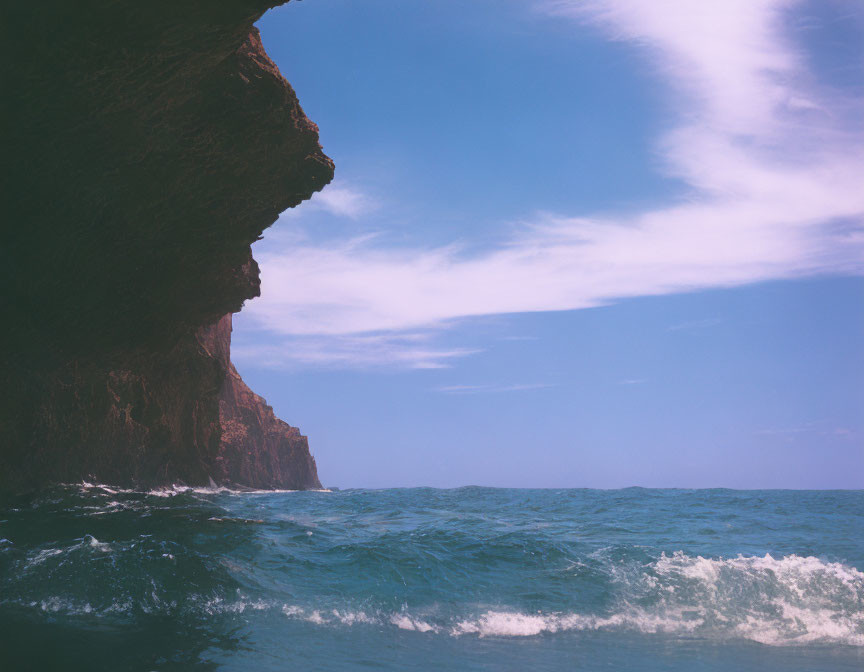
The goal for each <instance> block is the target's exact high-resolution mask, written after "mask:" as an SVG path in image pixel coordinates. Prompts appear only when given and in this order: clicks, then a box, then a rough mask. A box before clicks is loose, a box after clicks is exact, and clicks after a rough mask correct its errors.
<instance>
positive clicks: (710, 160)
mask: <svg viewBox="0 0 864 672" xmlns="http://www.w3.org/2000/svg"><path fill="white" fill-rule="evenodd" d="M258 26H259V28H260V29H261V33H262V38H263V41H264V45H265V47H266V49H267V51H268V53H269V54H270V56H271V57H272V58H273V60H274V61H275V62H276V64H277V65H278V66H279V68H280V70H281V71H282V73H283V74H284V75H285V77H286V78H287V79H288V80H289V81H290V82H291V84H292V85H293V87H294V88H295V90H296V91H297V94H298V96H299V98H300V101H301V104H302V105H303V107H304V110H305V111H306V113H307V114H308V115H309V117H310V118H311V119H313V120H314V121H315V122H316V123H318V125H319V126H320V128H321V142H322V145H323V146H324V150H325V152H326V153H327V154H328V155H329V156H331V157H332V158H333V159H334V161H335V163H336V178H335V180H334V182H333V183H332V184H331V185H330V186H328V187H327V188H325V190H324V191H323V192H321V193H320V194H318V195H316V196H315V197H313V198H312V199H311V200H310V201H309V202H307V203H305V204H303V205H301V206H300V207H298V208H295V209H293V210H290V211H287V212H285V213H283V214H282V215H281V216H280V218H279V220H278V222H277V223H276V224H275V225H274V226H273V227H272V228H271V229H269V230H268V231H267V232H265V236H264V240H262V241H261V242H259V243H257V244H256V245H255V247H254V253H255V256H256V258H257V259H258V261H259V263H260V264H261V269H262V283H263V285H262V296H261V297H260V298H259V299H256V300H254V301H252V302H249V303H248V304H247V305H246V307H245V308H244V310H243V312H241V313H240V314H239V315H236V316H235V322H234V325H235V326H234V329H235V330H234V345H233V359H234V361H235V363H236V365H237V367H238V369H239V370H240V372H241V374H242V375H243V377H244V379H245V380H246V381H247V383H249V385H250V386H251V387H252V388H253V389H254V390H256V391H257V392H258V393H260V394H262V395H263V396H264V397H265V398H266V399H267V400H268V402H269V403H270V404H272V406H273V407H274V410H275V411H276V413H277V414H278V415H279V416H280V417H282V418H283V419H285V420H286V421H287V422H289V423H291V424H293V425H297V426H299V427H300V429H301V431H302V432H303V433H304V434H307V435H308V436H309V439H310V447H311V449H312V452H313V454H314V455H315V457H316V460H317V463H318V469H319V475H320V477H321V480H322V482H323V483H324V484H325V486H335V487H341V488H347V487H401V486H406V487H408V486H437V487H455V486H461V485H490V486H503V487H597V488H616V487H627V486H633V485H638V486H645V487H732V488H862V487H864V188H862V186H864V151H862V150H864V123H862V119H864V114H862V112H864V4H862V3H860V2H858V1H857V0H819V1H814V2H803V1H794V0H723V1H722V2H720V1H719V0H718V1H716V2H711V1H708V0H706V1H704V2H698V3H695V2H691V1H689V0H653V1H652V2H650V3H649V2H644V1H642V0H528V1H526V0H472V2H467V3H466V2H456V1H455V0H437V1H436V2H425V1H422V0H364V1H363V2H355V1H353V0H305V1H304V2H291V3H289V4H288V5H285V6H283V7H279V8H276V9H273V10H271V11H269V12H268V13H267V14H266V15H265V16H264V17H263V18H262V19H261V20H260V21H259V23H258Z"/></svg>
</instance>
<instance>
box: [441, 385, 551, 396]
mask: <svg viewBox="0 0 864 672" xmlns="http://www.w3.org/2000/svg"><path fill="white" fill-rule="evenodd" d="M550 387H554V385H552V384H550V383H513V384H509V385H444V386H442V387H436V388H434V390H435V392H443V393H444V394H483V393H496V392H527V391H530V390H545V389H547V388H550Z"/></svg>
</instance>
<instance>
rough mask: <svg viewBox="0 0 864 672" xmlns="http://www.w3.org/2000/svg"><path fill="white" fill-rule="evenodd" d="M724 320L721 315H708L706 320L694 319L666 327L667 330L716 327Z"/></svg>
mask: <svg viewBox="0 0 864 672" xmlns="http://www.w3.org/2000/svg"><path fill="white" fill-rule="evenodd" d="M722 323H723V320H721V319H720V318H719V317H706V318H705V319H704V320H693V321H692V322H681V323H679V324H672V325H670V326H668V327H666V331H689V330H691V329H707V328H708V327H716V326H717V325H718V324H722Z"/></svg>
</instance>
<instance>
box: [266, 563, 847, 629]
mask: <svg viewBox="0 0 864 672" xmlns="http://www.w3.org/2000/svg"><path fill="white" fill-rule="evenodd" d="M610 573H612V574H613V575H614V577H615V583H616V584H617V585H616V587H617V588H618V593H619V597H618V603H617V605H616V608H614V609H612V610H611V611H610V612H609V613H606V614H602V615H601V614H586V613H578V612H554V613H548V612H536V613H526V612H524V611H520V610H518V609H509V608H501V609H487V610H485V611H482V612H480V613H478V614H475V615H471V616H467V617H462V618H451V619H445V620H441V619H440V618H435V617H430V616H429V614H422V613H418V614H412V613H410V612H409V611H402V612H398V613H393V614H374V613H373V614H370V613H368V612H367V611H351V610H332V611H327V610H319V609H311V610H310V609H303V608H301V607H298V606H289V605H285V606H284V607H283V613H285V615H286V616H289V617H291V618H295V619H301V620H304V621H307V622H309V623H313V624H315V625H321V626H326V625H331V626H338V625H355V624H362V623H376V624H379V625H392V626H395V627H397V628H399V629H402V630H410V631H416V632H421V633H442V634H449V635H451V636H454V637H461V636H466V635H474V636H478V637H531V636H538V635H543V634H554V633H563V632H582V631H604V630H626V631H632V632H638V633H642V634H666V635H671V636H681V637H687V636H698V637H705V638H711V639H746V640H750V641H755V642H759V643H761V644H767V645H771V646H795V645H805V644H840V645H847V646H864V572H861V571H859V570H858V569H856V568H854V567H849V566H847V565H843V564H842V563H836V562H824V561H822V560H820V559H819V558H815V557H802V556H797V555H789V556H785V557H783V558H779V559H775V558H773V557H772V556H770V555H766V556H764V557H744V556H738V557H737V558H729V559H722V558H721V559H710V558H703V557H701V556H696V557H692V556H688V555H686V554H685V553H683V552H681V551H678V552H676V553H673V554H672V555H671V556H667V555H665V554H663V555H661V557H660V558H659V559H658V560H656V561H654V562H651V563H649V564H647V565H642V566H641V567H640V568H639V569H638V571H634V570H633V568H628V569H624V570H621V569H619V568H617V567H616V568H611V569H610Z"/></svg>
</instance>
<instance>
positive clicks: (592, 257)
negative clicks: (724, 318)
mask: <svg viewBox="0 0 864 672" xmlns="http://www.w3.org/2000/svg"><path fill="white" fill-rule="evenodd" d="M796 4H797V3H796V2H794V0H725V1H724V2H691V1H689V0H656V1H652V2H644V1H642V0H578V1H577V0H557V1H551V2H542V3H539V4H538V5H537V6H538V8H539V9H540V10H541V11H544V12H547V13H549V14H554V15H556V16H560V17H564V18H565V19H567V20H572V21H573V25H574V30H577V29H581V30H584V29H585V28H584V26H586V25H588V26H592V27H594V29H597V30H600V31H603V32H604V33H605V34H606V35H607V36H608V37H609V38H610V39H615V40H623V41H627V42H629V43H633V44H635V45H638V46H639V47H640V48H642V49H644V50H645V52H646V55H647V56H648V57H649V58H650V60H651V62H653V63H654V64H655V68H656V72H657V76H659V77H661V78H662V79H663V81H664V82H665V83H666V84H667V86H668V90H669V92H670V93H669V96H670V106H671V107H675V108H676V109H677V110H678V113H677V115H676V119H677V121H676V122H675V124H674V126H673V127H672V128H671V129H670V130H669V132H668V133H666V134H665V135H664V136H663V137H661V138H658V143H657V146H658V152H659V155H660V157H661V158H662V160H663V164H664V166H665V169H666V171H667V173H668V174H669V175H670V176H674V177H676V178H678V179H680V180H682V181H683V182H685V183H686V184H687V185H689V187H690V192H689V194H688V196H687V198H686V199H684V200H680V201H677V202H672V203H670V204H669V205H668V206H666V207H661V208H655V209H651V210H646V211H644V212H641V213H636V214H633V215H630V216H626V217H618V216H610V215H604V214H602V213H600V214H593V215H590V216H569V215H566V214H561V213H548V212H547V213H538V214H537V215H536V216H535V217H533V218H531V219H530V220H529V221H524V222H522V223H521V225H520V227H519V228H518V230H517V232H516V233H515V234H513V235H511V236H510V237H508V238H506V239H504V240H502V241H500V244H499V245H497V246H496V247H493V248H487V249H486V250H485V251H481V252H479V253H473V254H466V253H464V251H463V250H462V249H460V248H459V247H456V246H451V247H439V248H431V249H430V248H422V247H414V248H404V247H403V248H394V247H388V246H386V245H384V244H383V243H382V242H381V240H380V239H374V238H373V239H352V240H344V241H339V242H335V243H333V242H329V243H327V244H312V243H308V244H307V243H302V244H299V245H293V246H291V247H287V248H285V249H283V250H281V251H279V252H276V253H271V254H267V255H263V256H262V257H261V262H262V269H263V295H262V298H261V299H260V300H258V301H255V302H253V303H252V304H250V306H249V308H248V310H249V313H250V315H251V316H252V317H253V319H254V320H255V321H256V323H257V324H258V325H259V326H260V327H261V328H263V329H266V330H268V331H270V332H272V333H274V334H279V335H281V336H283V337H285V338H291V339H294V338H304V337H307V336H313V335H327V336H330V337H334V338H335V337H339V338H347V337H349V336H350V337H352V338H357V336H356V335H358V334H363V333H365V332H384V333H391V334H398V333H400V332H403V331H415V332H416V331H417V330H422V329H426V328H429V327H433V326H438V327H440V326H441V325H446V324H448V323H452V322H453V321H454V320H458V319H460V318H466V317H472V316H484V315H495V314H506V313H522V312H534V311H561V310H577V309H581V308H587V307H592V306H598V305H604V304H608V303H610V302H614V301H616V300H619V299H622V298H625V297H638V296H651V295H663V294H671V293H678V292H691V291H695V290H700V289H707V288H718V287H735V286H740V285H744V284H747V283H754V282H759V281H764V280H773V279H783V278H798V277H806V276H812V275H818V274H861V273H862V272H864V227H862V221H864V190H862V189H861V186H860V185H861V180H862V176H864V132H862V130H861V128H860V124H859V123H858V121H857V117H856V116H854V115H852V114H851V113H850V111H859V112H860V111H861V110H862V109H864V108H862V101H861V100H858V99H854V98H851V97H849V96H844V95H843V94H841V93H839V92H836V91H830V90H827V89H825V88H824V87H822V86H821V85H820V84H819V83H818V80H817V78H816V77H815V76H814V74H813V73H811V72H810V71H809V70H808V67H807V63H806V59H805V58H804V56H803V54H802V53H801V51H800V49H798V48H797V47H796V46H795V44H794V43H793V40H792V38H791V36H790V35H789V33H788V31H787V29H786V23H785V19H786V12H787V10H789V9H790V8H792V7H794V6H795V5H796ZM327 193H328V191H327V190H325V191H324V192H323V193H322V194H321V199H323V200H321V201H319V202H320V203H322V207H330V208H332V211H333V212H336V213H338V212H339V211H340V209H341V212H342V213H343V214H345V215H346V216H349V217H350V216H352V215H351V213H352V212H357V211H358V208H359V206H358V205H357V202H355V201H354V200H352V196H351V195H350V194H347V195H346V194H345V193H344V192H343V193H341V194H340V192H339V187H338V186H337V187H336V191H335V195H334V196H331V197H330V198H331V201H330V202H329V203H330V205H329V206H324V205H323V203H326V202H328V201H327V198H328V197H327V196H326V194H327ZM316 198H317V197H316ZM313 203H314V200H313ZM340 203H341V205H340ZM354 343H355V344H359V343H363V342H362V341H355V342H354ZM370 343H372V344H374V346H373V350H375V349H376V348H379V347H380V343H377V342H376V341H374V340H373V341H371V342H370ZM394 343H395V341H391V342H390V346H392V347H389V346H388V347H387V348H383V349H381V350H379V352H381V356H380V357H378V360H380V361H384V360H386V359H387V357H391V360H390V361H398V358H399V356H400V355H398V353H399V352H400V349H399V347H397V346H396V345H394ZM364 347H365V346H364ZM361 349H362V348H360V347H359V346H358V347H357V348H354V350H353V352H355V354H356V353H359V352H360V350H361ZM347 350H351V348H347ZM444 352H445V353H446V351H444ZM462 354H464V353H462ZM462 354H459V355H454V356H462ZM356 356H361V355H359V354H357V355H356ZM349 358H350V355H348V354H346V355H345V360H346V361H347V360H348V359H349ZM392 358H395V359H392ZM311 359H312V358H310V361H311ZM433 360H434V358H432V359H430V360H429V361H433ZM447 360H448V355H447V354H444V355H442V358H441V359H440V361H447ZM416 361H423V358H422V357H417V358H416Z"/></svg>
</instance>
